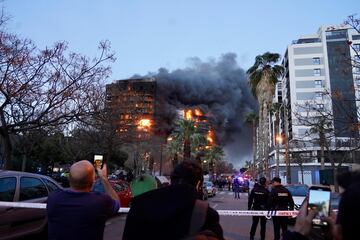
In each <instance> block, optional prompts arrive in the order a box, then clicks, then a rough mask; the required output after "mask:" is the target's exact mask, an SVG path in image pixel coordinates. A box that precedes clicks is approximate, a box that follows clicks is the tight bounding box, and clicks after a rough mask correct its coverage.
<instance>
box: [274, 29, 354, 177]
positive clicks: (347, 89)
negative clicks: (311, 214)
mask: <svg viewBox="0 0 360 240" xmlns="http://www.w3.org/2000/svg"><path fill="white" fill-rule="evenodd" d="M359 50H360V35H359V33H357V32H356V31H355V30H353V29H351V28H349V27H346V26H340V27H333V26H330V27H329V26H323V27H321V28H319V30H318V32H317V33H316V34H314V35H307V36H302V37H300V38H299V39H297V40H296V41H293V42H292V44H291V45H289V46H288V47H287V49H286V51H285V54H284V57H283V61H282V65H283V67H284V69H285V73H284V77H283V78H282V79H281V81H280V82H279V84H278V85H277V91H276V94H275V98H274V103H276V102H277V103H279V104H281V109H280V110H279V116H280V119H277V118H276V113H274V112H272V113H271V114H270V117H269V121H270V126H271V131H270V133H271V137H270V139H271V142H270V143H269V145H270V149H271V151H270V156H269V157H270V169H271V175H272V176H274V175H275V166H276V160H277V159H279V161H280V177H282V178H283V180H284V182H285V172H286V170H285V162H286V159H288V161H289V164H290V166H291V181H292V182H293V183H297V182H304V183H307V184H314V183H319V181H320V172H319V169H320V168H321V165H322V166H324V168H330V167H331V162H336V163H337V164H338V163H339V162H342V165H343V166H345V167H350V166H351V165H352V164H354V163H356V162H357V158H358V157H359V154H358V153H359V151H358V150H357V148H358V142H359V128H358V126H359V120H360V119H359V107H360V101H358V100H359V99H360V67H359V66H358V63H359V61H358V60H359ZM279 136H280V137H279ZM276 139H278V141H277V140H276ZM279 139H280V140H279ZM281 139H282V143H281V142H280V141H281ZM285 142H286V144H285ZM304 176H305V177H304Z"/></svg>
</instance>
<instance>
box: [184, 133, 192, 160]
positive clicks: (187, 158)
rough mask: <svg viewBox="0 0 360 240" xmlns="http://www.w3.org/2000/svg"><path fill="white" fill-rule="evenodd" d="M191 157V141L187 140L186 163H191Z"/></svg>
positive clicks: (185, 149) (185, 147) (185, 145)
mask: <svg viewBox="0 0 360 240" xmlns="http://www.w3.org/2000/svg"><path fill="white" fill-rule="evenodd" d="M190 157H191V145H190V139H188V138H185V140H184V161H189V160H190Z"/></svg>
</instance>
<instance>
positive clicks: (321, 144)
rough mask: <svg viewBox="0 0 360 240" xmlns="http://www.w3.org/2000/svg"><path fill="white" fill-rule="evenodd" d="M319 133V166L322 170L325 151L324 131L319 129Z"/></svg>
mask: <svg viewBox="0 0 360 240" xmlns="http://www.w3.org/2000/svg"><path fill="white" fill-rule="evenodd" d="M319 135H320V151H321V156H320V158H321V159H320V163H321V166H320V169H321V170H324V169H325V151H324V148H325V146H324V145H325V136H324V133H323V131H320V132H319Z"/></svg>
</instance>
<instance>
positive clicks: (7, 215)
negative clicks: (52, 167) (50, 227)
mask: <svg viewBox="0 0 360 240" xmlns="http://www.w3.org/2000/svg"><path fill="white" fill-rule="evenodd" d="M60 189H62V186H61V185H60V184H59V183H57V182H56V181H55V180H54V179H52V178H50V177H48V176H44V175H40V174H34V173H27V172H17V171H2V170H0V201H6V202H28V203H46V201H47V197H48V195H49V193H50V192H53V191H57V190H60ZM46 230H47V219H46V209H34V208H13V207H0V239H15V238H19V237H26V236H28V235H31V234H35V233H39V232H46Z"/></svg>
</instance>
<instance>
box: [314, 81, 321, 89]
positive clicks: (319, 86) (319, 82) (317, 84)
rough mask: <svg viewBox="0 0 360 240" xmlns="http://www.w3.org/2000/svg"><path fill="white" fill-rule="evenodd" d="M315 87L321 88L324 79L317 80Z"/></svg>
mask: <svg viewBox="0 0 360 240" xmlns="http://www.w3.org/2000/svg"><path fill="white" fill-rule="evenodd" d="M315 87H316V88H321V87H322V80H315Z"/></svg>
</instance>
